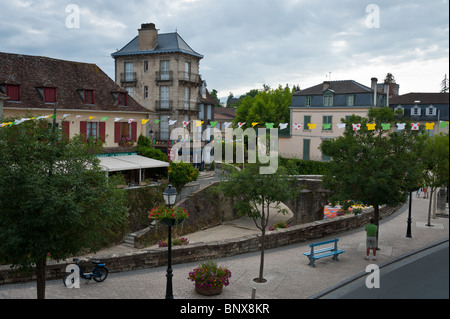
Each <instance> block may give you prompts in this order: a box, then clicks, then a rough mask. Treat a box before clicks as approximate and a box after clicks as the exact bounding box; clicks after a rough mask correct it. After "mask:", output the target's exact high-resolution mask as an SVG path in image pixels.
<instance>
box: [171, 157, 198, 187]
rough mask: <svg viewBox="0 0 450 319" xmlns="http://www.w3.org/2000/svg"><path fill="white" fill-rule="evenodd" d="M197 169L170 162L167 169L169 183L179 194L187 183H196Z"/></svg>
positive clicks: (187, 164) (184, 164) (189, 165)
mask: <svg viewBox="0 0 450 319" xmlns="http://www.w3.org/2000/svg"><path fill="white" fill-rule="evenodd" d="M198 174H199V172H198V169H196V168H194V167H192V165H191V164H189V163H183V162H179V163H174V162H170V167H169V183H170V184H172V185H173V186H175V188H176V189H177V192H178V193H180V192H181V189H182V188H183V186H184V185H186V184H187V183H189V182H193V181H196V180H197V178H198Z"/></svg>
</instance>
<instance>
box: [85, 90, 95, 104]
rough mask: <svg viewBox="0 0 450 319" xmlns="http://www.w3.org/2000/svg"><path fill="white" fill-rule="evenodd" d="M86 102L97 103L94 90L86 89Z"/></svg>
mask: <svg viewBox="0 0 450 319" xmlns="http://www.w3.org/2000/svg"><path fill="white" fill-rule="evenodd" d="M84 104H95V91H94V90H84Z"/></svg>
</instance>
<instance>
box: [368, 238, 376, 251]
mask: <svg viewBox="0 0 450 319" xmlns="http://www.w3.org/2000/svg"><path fill="white" fill-rule="evenodd" d="M366 246H367V248H372V249H374V248H377V237H367V239H366Z"/></svg>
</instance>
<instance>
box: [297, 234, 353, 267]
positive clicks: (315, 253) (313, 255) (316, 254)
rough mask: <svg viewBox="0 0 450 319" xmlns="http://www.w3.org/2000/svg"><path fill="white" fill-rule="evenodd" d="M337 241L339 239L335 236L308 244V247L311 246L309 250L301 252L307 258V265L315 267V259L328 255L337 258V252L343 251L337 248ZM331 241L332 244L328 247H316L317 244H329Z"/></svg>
mask: <svg viewBox="0 0 450 319" xmlns="http://www.w3.org/2000/svg"><path fill="white" fill-rule="evenodd" d="M338 241H339V239H338V238H336V239H333V240H327V241H323V242H321V243H315V244H314V243H313V244H311V245H309V247H311V251H310V252H306V253H303V255H305V256H306V257H308V259H309V264H308V265H310V266H313V267H316V265H315V264H314V262H315V261H316V259H320V258H324V257H329V256H333V258H332V259H333V260H339V259H338V256H339V254H342V253H344V252H345V251H344V250H338V247H337V242H338ZM331 243H334V245H333V246H330V247H326V248H320V249H316V247H318V246H322V245H327V244H331Z"/></svg>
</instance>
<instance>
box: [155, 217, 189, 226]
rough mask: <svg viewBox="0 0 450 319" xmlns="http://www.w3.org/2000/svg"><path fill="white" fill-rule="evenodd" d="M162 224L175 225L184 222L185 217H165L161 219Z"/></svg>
mask: <svg viewBox="0 0 450 319" xmlns="http://www.w3.org/2000/svg"><path fill="white" fill-rule="evenodd" d="M160 221H161V224H163V225H165V226H175V225H178V224H181V223H182V222H184V219H175V218H163V219H161V220H160Z"/></svg>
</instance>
